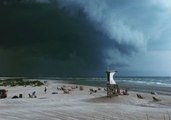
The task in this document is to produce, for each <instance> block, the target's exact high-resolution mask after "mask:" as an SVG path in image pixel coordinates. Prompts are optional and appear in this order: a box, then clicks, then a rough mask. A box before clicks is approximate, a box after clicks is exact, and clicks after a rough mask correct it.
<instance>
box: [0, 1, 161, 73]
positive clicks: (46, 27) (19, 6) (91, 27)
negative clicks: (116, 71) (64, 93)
mask: <svg viewBox="0 0 171 120" xmlns="http://www.w3.org/2000/svg"><path fill="white" fill-rule="evenodd" d="M155 3H156V1H155V0H150V2H148V1H147V0H144V1H136V0H133V2H130V1H128V0H125V1H120V0H114V1H113V0H103V1H100V2H99V0H2V1H1V2H0V16H1V19H0V66H1V70H0V74H1V75H7V76H9V75H14V76H16V75H17V76H21V75H23V76H30V75H32V76H52V75H53V76H70V75H103V74H104V71H105V70H106V68H122V67H128V66H129V61H128V59H129V56H132V55H134V54H136V53H138V52H142V51H145V50H146V44H147V43H153V40H154V39H153V38H151V36H150V34H151V33H153V32H154V33H155V32H156V27H153V26H156V24H157V25H158V23H160V21H159V19H157V18H159V16H161V9H160V8H158V7H157V5H156V4H155ZM163 4H164V3H163ZM144 12H145V13H148V14H144ZM150 13H153V14H150ZM144 23H145V24H144ZM160 26H161V25H158V27H160ZM162 30H163V29H162ZM163 31H164V30H163ZM155 37H156V38H159V34H158V35H155ZM147 38H148V39H150V40H151V41H152V42H149V41H147V40H148V39H147Z"/></svg>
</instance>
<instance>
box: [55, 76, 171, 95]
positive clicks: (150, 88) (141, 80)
mask: <svg viewBox="0 0 171 120" xmlns="http://www.w3.org/2000/svg"><path fill="white" fill-rule="evenodd" d="M56 80H62V81H64V82H66V83H71V84H80V85H90V86H99V87H106V81H107V80H106V78H104V77H99V78H96V77H95V78H90V77H89V78H74V77H68V78H56ZM115 81H116V83H117V84H118V85H119V86H120V88H127V89H128V90H131V91H139V92H147V93H150V92H157V93H158V94H165V95H171V77H115Z"/></svg>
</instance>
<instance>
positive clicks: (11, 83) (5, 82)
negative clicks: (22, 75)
mask: <svg viewBox="0 0 171 120" xmlns="http://www.w3.org/2000/svg"><path fill="white" fill-rule="evenodd" d="M41 85H44V84H43V82H41V81H38V80H34V81H33V80H23V79H6V80H0V86H10V87H14V86H41Z"/></svg>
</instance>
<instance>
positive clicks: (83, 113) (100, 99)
mask: <svg viewBox="0 0 171 120" xmlns="http://www.w3.org/2000/svg"><path fill="white" fill-rule="evenodd" d="M62 85H64V84H61V83H55V82H54V81H48V85H47V86H46V87H47V93H46V94H45V93H44V88H45V86H41V87H28V86H27V87H22V86H20V87H0V88H1V89H2V88H5V89H7V90H8V97H7V98H6V99H0V120H147V117H148V119H149V120H164V116H165V120H169V117H170V119H171V97H170V96H161V95H160V96H157V97H158V98H160V99H161V101H159V102H154V101H153V99H152V95H150V94H147V93H140V94H141V95H142V96H144V97H145V98H144V99H138V98H137V97H136V93H135V92H129V93H130V95H128V96H116V97H113V98H106V97H105V96H106V92H105V91H104V90H103V89H102V90H100V91H98V92H97V93H94V94H91V95H90V92H89V89H90V88H93V87H88V86H84V90H83V91H80V90H79V89H75V90H73V91H71V93H70V94H63V91H59V90H57V86H58V87H61V86H62ZM66 86H75V85H66ZM94 89H97V88H96V87H94ZM33 91H36V95H37V98H29V97H28V93H32V92H33ZM52 92H58V94H52ZM19 94H23V96H24V98H20V99H11V97H12V96H14V95H19Z"/></svg>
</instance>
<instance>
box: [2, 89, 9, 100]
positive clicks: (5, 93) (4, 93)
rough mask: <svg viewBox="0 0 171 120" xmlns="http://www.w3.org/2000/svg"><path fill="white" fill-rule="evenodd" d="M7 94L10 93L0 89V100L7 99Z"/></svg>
mask: <svg viewBox="0 0 171 120" xmlns="http://www.w3.org/2000/svg"><path fill="white" fill-rule="evenodd" d="M7 92H8V90H5V89H0V99H1V98H6V97H7Z"/></svg>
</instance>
